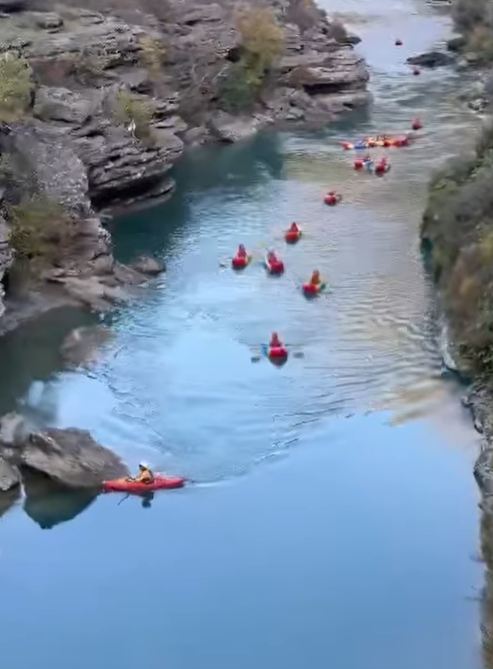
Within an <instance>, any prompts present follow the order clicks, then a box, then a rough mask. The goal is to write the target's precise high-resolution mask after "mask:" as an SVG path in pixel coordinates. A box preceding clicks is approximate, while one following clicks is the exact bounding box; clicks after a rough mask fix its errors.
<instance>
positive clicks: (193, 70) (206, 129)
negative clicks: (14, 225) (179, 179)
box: [0, 0, 368, 332]
mask: <svg viewBox="0 0 493 669" xmlns="http://www.w3.org/2000/svg"><path fill="white" fill-rule="evenodd" d="M39 1H40V2H42V1H43V0H39ZM105 2H106V3H107V2H109V0H102V3H101V10H106V11H105V12H104V13H100V12H98V11H94V10H92V9H80V8H69V7H67V6H66V5H64V6H63V7H58V6H52V5H51V4H50V3H49V2H48V0H46V5H47V6H46V9H49V10H50V11H27V10H26V7H25V4H24V3H23V2H20V0H19V1H16V2H14V3H13V4H12V7H11V6H10V5H8V6H5V7H3V6H2V9H3V12H4V13H3V14H0V53H5V52H10V53H12V52H14V53H17V54H18V55H20V56H22V57H24V58H25V59H27V60H28V61H29V63H30V65H31V67H32V69H33V79H34V86H33V92H32V103H33V104H32V108H31V110H30V113H29V114H28V115H27V116H26V117H25V118H23V119H22V120H20V121H17V122H15V123H11V124H10V125H11V127H10V128H7V129H3V131H2V128H0V149H1V150H2V152H5V151H7V152H9V153H12V154H15V155H17V156H18V157H19V158H20V159H21V162H22V164H23V165H24V166H25V169H26V170H27V171H29V173H30V174H31V175H32V178H33V180H34V181H35V183H36V185H37V187H38V188H40V189H41V190H42V191H44V192H45V193H47V194H48V196H49V197H51V198H53V199H54V200H56V201H58V202H60V203H62V204H63V205H64V206H65V207H66V209H67V211H68V213H69V216H70V225H71V226H72V228H73V229H72V230H71V238H72V244H71V246H70V249H69V250H68V251H67V250H65V251H64V252H63V254H62V253H60V258H58V259H57V260H56V262H54V266H53V267H52V268H51V269H49V268H48V269H47V270H46V271H45V272H44V274H43V277H42V278H43V279H44V280H45V281H49V282H50V283H51V284H52V285H58V286H62V287H63V291H64V292H65V293H67V294H68V295H69V296H70V298H71V299H72V300H74V301H75V302H77V303H80V302H82V303H84V304H87V305H89V306H91V307H96V308H98V309H99V308H103V307H104V306H105V305H108V304H112V303H114V302H115V301H119V300H121V299H124V298H125V291H124V290H123V289H122V286H123V285H124V284H127V283H132V284H135V283H138V282H139V281H141V280H142V279H143V276H142V275H141V273H140V271H139V268H138V267H137V270H130V269H128V268H123V267H122V266H120V265H118V264H117V263H115V262H114V260H113V256H112V249H111V239H110V236H109V234H108V233H107V232H106V230H105V229H104V228H103V226H102V224H101V221H100V219H99V218H98V216H97V214H96V213H95V212H97V211H100V210H101V209H105V208H107V207H111V208H112V209H113V210H114V209H115V208H118V207H125V206H127V205H128V204H130V203H134V202H136V201H138V200H141V199H142V200H144V199H145V200H152V199H155V200H157V199H159V200H162V199H163V198H166V197H169V195H170V194H171V193H172V191H173V188H174V182H173V180H172V179H171V178H170V176H169V170H170V168H171V167H172V165H173V163H174V162H175V161H176V160H177V159H178V158H179V157H180V155H181V153H182V151H183V149H184V144H187V143H188V144H197V143H204V142H207V141H225V142H232V141H237V140H240V139H243V138H245V137H247V136H248V135H250V134H252V133H253V132H255V131H256V130H257V129H258V128H260V127H263V126H265V125H267V124H269V123H273V122H302V123H308V124H311V123H313V124H321V123H326V122H327V121H328V120H331V119H332V118H333V117H334V115H335V114H337V113H338V112H340V111H342V110H343V109H348V108H352V107H354V106H357V105H360V104H365V103H366V102H367V101H368V94H367V91H366V82H367V80H368V71H367V69H366V66H365V64H364V62H363V61H362V60H361V59H360V58H359V57H358V56H357V55H356V54H355V52H354V50H353V46H352V44H351V42H353V41H354V40H353V39H351V38H349V37H348V36H347V34H346V33H345V31H344V30H343V29H342V28H341V27H340V26H336V25H332V24H331V23H330V22H329V21H328V20H327V18H326V16H325V15H324V14H323V13H322V12H320V11H319V10H318V9H317V8H316V7H315V5H312V4H311V3H310V2H308V3H307V2H303V0H270V2H269V3H268V6H269V7H270V8H271V9H273V10H274V13H275V14H276V16H277V18H278V21H279V24H280V25H281V26H282V28H283V32H284V44H285V52H284V55H283V57H282V58H281V59H280V60H279V62H278V63H277V64H276V65H275V67H274V68H273V70H272V71H271V72H270V74H269V78H268V81H267V85H266V86H265V87H264V93H263V95H262V97H261V99H260V100H259V103H258V104H257V106H256V107H255V109H254V110H251V111H250V112H249V113H248V114H245V115H241V114H240V115H234V116H232V115H231V114H230V113H227V112H226V111H224V109H221V100H220V99H218V82H219V81H220V80H221V77H222V76H223V75H224V72H225V71H226V70H227V68H228V66H230V65H231V61H232V60H234V58H235V52H237V51H238V49H241V36H240V35H239V33H238V30H237V28H236V25H237V11H238V8H239V7H240V6H243V5H240V3H238V2H231V1H230V0H224V1H223V2H221V3H207V2H206V3H195V2H193V1H191V2H188V1H187V2H182V0H180V1H178V0H170V1H165V0H163V3H159V4H156V6H153V7H149V9H150V10H151V11H149V13H145V10H146V9H147V7H146V3H144V5H142V6H143V7H144V10H142V8H141V3H139V4H135V6H134V4H133V0H128V2H126V3H125V2H122V3H121V6H120V3H119V2H114V3H113V6H111V8H110V7H109V5H108V7H106V6H105ZM147 4H149V3H147ZM151 4H152V3H151ZM253 4H255V3H253ZM14 5H15V7H14ZM98 6H99V3H98ZM249 6H251V5H249ZM53 10H56V11H53ZM8 12H13V13H10V14H9V13H8ZM156 63H157V66H156ZM129 105H133V107H132V109H129ZM136 112H138V113H137V116H138V114H141V115H142V114H144V116H145V118H143V119H141V121H142V122H141V123H140V126H145V130H146V133H145V136H142V127H139V123H138V119H137V122H135V121H134V120H133V119H134V117H135V115H136ZM130 119H132V120H130ZM7 232H8V229H7V227H6V226H5V225H4V224H3V221H1V220H0V319H1V318H2V314H3V311H4V303H3V299H2V298H3V294H4V284H5V283H6V282H5V281H4V283H3V284H2V283H1V282H2V277H3V276H4V273H5V272H6V271H8V268H9V266H10V263H11V262H12V253H11V251H10V249H9V247H8V243H7ZM1 331H2V321H1V320H0V332H1Z"/></svg>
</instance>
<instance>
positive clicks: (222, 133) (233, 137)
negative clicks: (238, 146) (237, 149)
mask: <svg viewBox="0 0 493 669" xmlns="http://www.w3.org/2000/svg"><path fill="white" fill-rule="evenodd" d="M258 127H259V124H258V122H257V121H256V119H255V118H252V117H251V116H232V115H231V114H228V113H227V112H225V111H219V112H217V113H216V114H214V116H212V118H211V119H210V122H209V129H210V132H211V133H212V134H213V135H214V136H215V137H216V139H217V140H219V141H220V142H224V143H227V144H232V143H233V142H240V141H241V140H244V139H248V138H250V137H252V136H253V135H255V134H256V133H257V130H258Z"/></svg>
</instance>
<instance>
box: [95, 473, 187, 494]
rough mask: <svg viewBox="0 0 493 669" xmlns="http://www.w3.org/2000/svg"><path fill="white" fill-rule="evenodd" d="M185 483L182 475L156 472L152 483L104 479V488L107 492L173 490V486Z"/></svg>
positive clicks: (178, 486)
mask: <svg viewBox="0 0 493 669" xmlns="http://www.w3.org/2000/svg"><path fill="white" fill-rule="evenodd" d="M184 485H185V479H184V478H182V477H181V476H162V475H161V474H156V475H155V476H154V480H153V482H152V483H140V482H139V481H127V479H113V480H112V481H104V483H103V490H104V491H105V492H128V493H144V492H151V491H153V490H171V489H173V488H182V487H183V486H184Z"/></svg>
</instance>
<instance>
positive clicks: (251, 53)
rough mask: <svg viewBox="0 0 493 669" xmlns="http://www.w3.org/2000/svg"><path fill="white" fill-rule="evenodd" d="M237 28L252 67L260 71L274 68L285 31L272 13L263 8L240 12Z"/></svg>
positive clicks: (246, 56)
mask: <svg viewBox="0 0 493 669" xmlns="http://www.w3.org/2000/svg"><path fill="white" fill-rule="evenodd" d="M236 28H237V30H238V32H239V33H240V37H241V44H242V47H243V49H244V51H245V60H246V61H247V62H248V63H249V64H250V66H251V67H255V68H256V69H258V70H260V71H264V70H267V69H268V68H270V67H272V65H273V63H274V61H275V59H276V58H278V56H279V55H280V54H281V51H282V46H283V31H282V29H281V27H280V26H279V24H278V22H277V20H276V17H275V16H274V14H273V13H272V11H271V10H270V9H267V8H262V7H252V8H250V9H244V10H242V11H240V12H238V15H237V18H236Z"/></svg>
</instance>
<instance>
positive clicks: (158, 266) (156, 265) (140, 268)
mask: <svg viewBox="0 0 493 669" xmlns="http://www.w3.org/2000/svg"><path fill="white" fill-rule="evenodd" d="M131 267H132V268H133V269H134V270H135V271H136V272H141V273H142V274H149V275H151V276H155V275H157V274H161V273H162V272H164V271H165V270H166V266H165V264H164V262H163V261H162V260H158V259H157V258H154V257H152V256H146V255H141V256H139V257H138V258H137V259H136V260H134V262H133V263H131Z"/></svg>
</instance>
